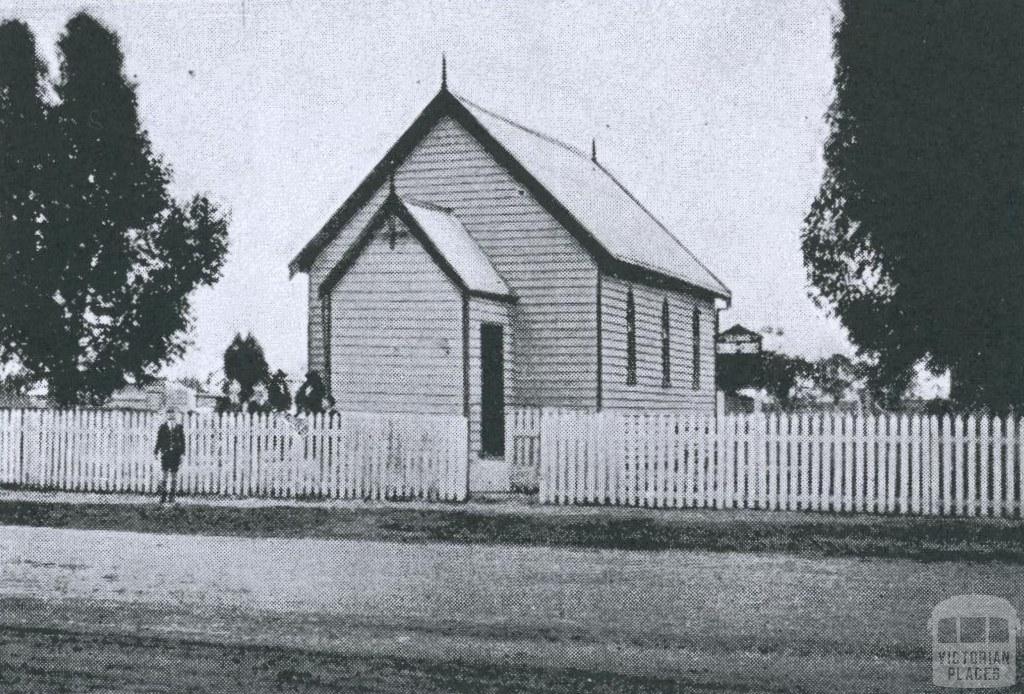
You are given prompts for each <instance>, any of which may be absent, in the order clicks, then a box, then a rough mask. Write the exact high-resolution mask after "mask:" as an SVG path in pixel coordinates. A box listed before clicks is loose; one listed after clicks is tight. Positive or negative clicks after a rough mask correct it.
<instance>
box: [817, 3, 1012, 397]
mask: <svg viewBox="0 0 1024 694" xmlns="http://www.w3.org/2000/svg"><path fill="white" fill-rule="evenodd" d="M840 4H841V10H842V18H841V20H840V22H839V23H838V25H837V28H836V31H835V35H834V55H835V62H836V74H835V99H834V101H833V103H832V105H831V107H830V108H829V110H828V113H827V115H826V120H827V122H828V125H829V128H830V135H829V138H828V141H827V142H826V145H825V161H826V172H825V176H824V180H823V182H822V185H821V189H820V192H819V193H818V196H817V198H816V199H815V201H814V203H813V205H812V208H811V211H810V213H809V214H808V216H807V218H806V220H805V225H804V230H803V251H804V260H805V264H806V266H807V268H808V271H809V276H810V279H811V282H812V283H813V285H814V287H815V296H816V298H817V299H818V300H819V302H821V303H823V304H825V305H828V306H829V307H831V308H832V309H833V310H834V312H835V313H836V314H837V315H838V316H839V318H840V319H841V321H842V323H843V324H844V326H845V327H846V328H847V329H848V330H849V334H850V336H851V338H852V339H853V341H854V342H855V343H856V344H857V345H858V347H859V348H860V349H861V351H862V352H863V353H865V354H867V355H868V356H869V357H871V358H872V360H873V361H877V374H876V375H877V376H878V378H879V380H878V381H876V383H881V384H884V383H891V384H892V385H893V388H894V389H896V390H898V389H899V388H900V387H901V386H902V385H904V384H905V383H906V379H907V374H908V373H910V369H911V368H912V366H913V365H914V363H915V362H917V361H920V360H922V359H925V360H927V363H928V364H929V366H930V367H931V368H933V369H934V370H944V369H949V370H951V372H952V375H953V386H954V392H953V395H954V397H956V398H957V399H959V400H960V401H961V402H964V403H967V404H985V405H988V406H990V407H993V408H995V409H998V410H1002V409H1005V408H1007V407H1010V406H1014V405H1016V406H1020V405H1024V360H1022V359H1021V358H1020V354H1021V349H1022V347H1021V346H1022V345H1024V227H1022V220H1024V217H1022V204H1024V175H1022V173H1021V172H1022V171H1024V41H1022V40H1021V37H1022V36H1024V4H1021V3H1020V2H1016V1H1014V0H992V1H990V2H983V3H979V2H972V1H969V0H959V1H947V2H918V3H907V2H883V1H879V0H875V1H868V2H862V1H857V2H854V1H853V0H843V1H842V2H841V3H840Z"/></svg>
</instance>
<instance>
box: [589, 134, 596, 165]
mask: <svg viewBox="0 0 1024 694" xmlns="http://www.w3.org/2000/svg"><path fill="white" fill-rule="evenodd" d="M590 161H592V162H594V163H595V164H596V163H597V138H596V137H594V138H591V139H590Z"/></svg>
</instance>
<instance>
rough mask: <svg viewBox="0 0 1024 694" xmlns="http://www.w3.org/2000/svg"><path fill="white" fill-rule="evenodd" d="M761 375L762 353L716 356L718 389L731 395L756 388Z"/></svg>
mask: <svg viewBox="0 0 1024 694" xmlns="http://www.w3.org/2000/svg"><path fill="white" fill-rule="evenodd" d="M760 373H761V355H760V353H758V354H718V355H716V356H715V379H716V380H717V381H718V389H719V390H722V391H724V392H726V393H729V394H730V395H735V394H736V392H737V391H739V390H742V389H744V388H756V387H757V384H758V383H759V380H758V379H759V376H760Z"/></svg>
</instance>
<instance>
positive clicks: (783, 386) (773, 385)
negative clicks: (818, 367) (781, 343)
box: [757, 351, 811, 409]
mask: <svg viewBox="0 0 1024 694" xmlns="http://www.w3.org/2000/svg"><path fill="white" fill-rule="evenodd" d="M810 371H811V365H810V363H808V362H807V360H806V359H804V358H802V357H794V356H790V355H788V354H781V353H779V352H768V351H765V352H762V353H761V368H760V372H759V374H758V382H757V386H758V387H759V388H763V389H764V390H765V392H767V393H768V395H770V396H771V397H772V398H773V399H774V400H775V402H777V403H778V404H779V406H781V407H783V408H787V409H788V408H790V407H792V406H793V405H794V404H795V394H796V389H797V386H798V384H799V382H800V379H801V378H804V377H807V376H808V375H809V374H810Z"/></svg>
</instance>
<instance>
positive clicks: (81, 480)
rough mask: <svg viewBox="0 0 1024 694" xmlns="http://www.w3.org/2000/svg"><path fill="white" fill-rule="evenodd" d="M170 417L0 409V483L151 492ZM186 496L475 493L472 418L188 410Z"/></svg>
mask: <svg viewBox="0 0 1024 694" xmlns="http://www.w3.org/2000/svg"><path fill="white" fill-rule="evenodd" d="M161 419H162V415H159V414H153V413H142V412H125V411H109V410H77V411H56V410H0V484H4V485H9V486H16V487H21V488H30V489H52V490H66V491H96V492H141V493H152V492H154V490H155V489H156V488H157V485H158V484H159V481H160V466H159V462H158V461H157V459H156V458H155V456H154V454H153V447H154V444H155V440H156V431H157V428H158V427H159V425H160V422H161ZM182 423H183V424H184V429H185V440H186V446H185V448H186V450H185V459H184V461H183V464H182V466H181V469H180V472H179V476H178V478H179V488H180V489H181V491H182V493H184V494H186V495H197V494H201V495H215V496H237V497H272V498H299V497H305V498H330V499H428V500H442V501H463V500H465V499H466V497H467V483H468V475H467V467H466V466H467V430H466V427H467V423H466V419H465V418H464V417H441V416H425V415H424V416H421V415H415V416H411V415H394V414H361V413H359V414H357V413H344V414H333V415H329V416H327V415H315V416H309V417H285V416H282V415H242V414H225V415H215V414H189V415H187V416H186V417H184V419H183V422H182Z"/></svg>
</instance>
